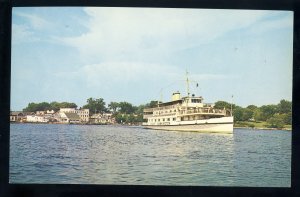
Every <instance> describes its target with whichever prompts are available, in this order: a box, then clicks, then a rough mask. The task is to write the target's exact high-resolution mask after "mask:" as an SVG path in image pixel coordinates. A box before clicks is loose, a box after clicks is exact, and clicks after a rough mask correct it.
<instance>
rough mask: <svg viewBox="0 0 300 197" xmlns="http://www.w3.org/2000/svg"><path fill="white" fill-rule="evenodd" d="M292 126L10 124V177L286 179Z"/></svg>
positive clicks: (279, 182) (190, 181)
mask: <svg viewBox="0 0 300 197" xmlns="http://www.w3.org/2000/svg"><path fill="white" fill-rule="evenodd" d="M290 148H291V146H290V133H284V134H283V133H282V132H280V131H279V132H278V133H276V132H271V133H264V132H262V131H257V132H252V131H251V132H249V131H245V132H244V131H242V130H235V132H234V134H233V135H228V134H206V133H195V132H177V131H175V132H170V131H157V130H144V129H141V128H139V127H118V126H84V125H82V126H76V125H30V124H26V125H22V124H19V125H12V129H11V160H10V182H13V183H87V184H143V185H145V184H146V185H147V184H150V185H203V186H205V185H214V186H231V185H235V186H239V185H240V186H261V182H265V185H266V184H267V185H268V186H272V185H275V186H288V185H289V184H290V171H289V169H290V167H289V166H290Z"/></svg>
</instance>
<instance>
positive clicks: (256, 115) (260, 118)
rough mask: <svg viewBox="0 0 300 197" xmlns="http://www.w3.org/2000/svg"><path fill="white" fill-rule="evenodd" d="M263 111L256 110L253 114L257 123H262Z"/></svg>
mask: <svg viewBox="0 0 300 197" xmlns="http://www.w3.org/2000/svg"><path fill="white" fill-rule="evenodd" d="M261 114H262V113H261V110H260V109H259V108H257V109H256V110H254V113H253V117H254V120H255V121H262V117H261Z"/></svg>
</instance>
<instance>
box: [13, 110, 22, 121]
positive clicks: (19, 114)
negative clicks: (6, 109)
mask: <svg viewBox="0 0 300 197" xmlns="http://www.w3.org/2000/svg"><path fill="white" fill-rule="evenodd" d="M23 117H24V114H23V112H20V111H11V112H10V122H20V121H21V120H22V118H23Z"/></svg>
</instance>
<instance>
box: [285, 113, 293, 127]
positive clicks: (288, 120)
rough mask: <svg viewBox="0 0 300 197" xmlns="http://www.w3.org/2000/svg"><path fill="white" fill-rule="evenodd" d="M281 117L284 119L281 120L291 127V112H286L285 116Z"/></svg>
mask: <svg viewBox="0 0 300 197" xmlns="http://www.w3.org/2000/svg"><path fill="white" fill-rule="evenodd" d="M283 116H284V119H283V120H284V123H285V124H289V125H291V124H292V112H288V113H286V114H283Z"/></svg>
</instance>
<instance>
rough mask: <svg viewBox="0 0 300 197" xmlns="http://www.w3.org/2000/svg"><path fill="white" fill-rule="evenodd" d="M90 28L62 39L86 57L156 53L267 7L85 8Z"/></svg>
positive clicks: (211, 35)
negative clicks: (224, 8)
mask: <svg viewBox="0 0 300 197" xmlns="http://www.w3.org/2000/svg"><path fill="white" fill-rule="evenodd" d="M84 10H85V12H86V13H87V14H88V15H89V16H90V20H89V21H88V22H87V24H86V26H87V27H88V29H89V31H88V32H86V33H85V34H82V35H81V36H79V37H68V38H64V39H63V41H64V42H65V43H67V44H69V45H71V46H74V47H76V48H78V50H79V51H80V52H81V54H82V56H83V57H84V58H86V59H89V58H91V57H94V56H98V57H99V58H112V57H115V58H116V57H119V56H122V55H124V54H126V55H135V56H147V55H153V54H154V55H157V54H159V53H161V52H163V53H165V52H172V51H174V50H180V49H183V48H186V47H189V46H193V45H198V44H201V43H207V42H209V41H211V40H213V39H215V38H217V37H219V36H222V35H224V34H225V33H227V32H229V31H231V30H234V29H238V28H242V27H247V26H249V25H251V24H253V23H254V22H256V21H257V20H259V19H261V17H263V16H264V15H265V14H266V13H267V12H268V11H240V10H236V11H233V10H224V11H220V10H219V11H216V10H196V9H154V8H85V9H84Z"/></svg>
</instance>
